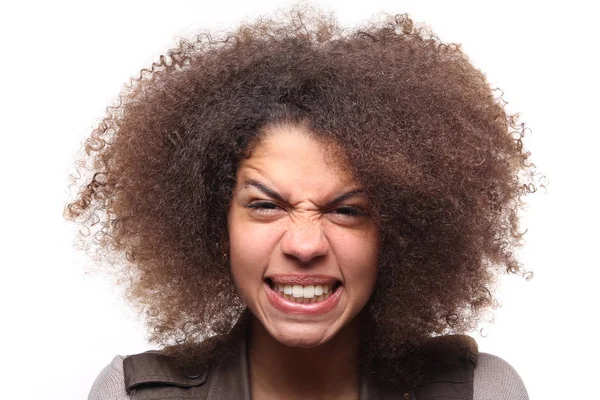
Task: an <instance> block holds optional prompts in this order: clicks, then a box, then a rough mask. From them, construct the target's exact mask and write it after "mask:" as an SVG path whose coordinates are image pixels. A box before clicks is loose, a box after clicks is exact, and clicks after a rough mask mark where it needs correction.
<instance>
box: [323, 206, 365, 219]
mask: <svg viewBox="0 0 600 400" xmlns="http://www.w3.org/2000/svg"><path fill="white" fill-rule="evenodd" d="M330 212H331V213H332V214H336V215H339V216H342V217H347V218H352V217H362V216H364V215H365V212H364V211H363V210H362V209H360V208H358V207H352V206H342V207H337V208H334V209H333V210H331V211H330Z"/></svg>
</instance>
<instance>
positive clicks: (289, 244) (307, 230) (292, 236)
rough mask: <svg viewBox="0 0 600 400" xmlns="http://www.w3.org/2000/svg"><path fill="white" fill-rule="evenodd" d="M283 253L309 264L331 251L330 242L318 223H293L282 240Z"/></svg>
mask: <svg viewBox="0 0 600 400" xmlns="http://www.w3.org/2000/svg"><path fill="white" fill-rule="evenodd" d="M281 251H282V252H283V253H284V254H286V255H288V256H291V257H293V258H295V259H297V260H298V261H300V262H302V263H308V262H310V261H313V260H314V259H316V258H318V257H322V256H325V255H326V254H327V252H328V251H329V241H328V240H327V238H326V237H325V233H324V232H323V230H322V228H321V224H320V222H318V221H314V222H311V221H303V222H293V223H291V224H290V228H289V229H288V230H287V231H286V233H285V234H284V235H283V237H282V239H281Z"/></svg>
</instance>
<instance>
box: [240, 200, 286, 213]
mask: <svg viewBox="0 0 600 400" xmlns="http://www.w3.org/2000/svg"><path fill="white" fill-rule="evenodd" d="M246 208H249V209H251V210H252V212H254V213H257V214H259V215H271V214H273V213H275V212H277V211H279V210H280V207H279V206H278V205H277V204H275V203H272V202H269V201H257V202H254V203H250V204H247V205H246Z"/></svg>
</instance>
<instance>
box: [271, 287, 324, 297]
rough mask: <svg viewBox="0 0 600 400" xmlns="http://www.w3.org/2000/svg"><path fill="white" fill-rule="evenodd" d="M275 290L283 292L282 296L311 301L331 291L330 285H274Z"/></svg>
mask: <svg viewBox="0 0 600 400" xmlns="http://www.w3.org/2000/svg"><path fill="white" fill-rule="evenodd" d="M275 289H276V290H277V291H278V292H283V293H284V294H287V295H291V296H294V297H304V298H305V299H312V298H313V297H315V296H321V295H322V294H324V293H329V292H330V291H331V285H307V286H301V285H275Z"/></svg>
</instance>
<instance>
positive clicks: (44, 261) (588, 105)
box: [0, 0, 600, 399]
mask: <svg viewBox="0 0 600 400" xmlns="http://www.w3.org/2000/svg"><path fill="white" fill-rule="evenodd" d="M314 3H316V4H325V5H326V7H327V8H329V9H333V10H337V11H338V16H339V19H340V21H341V22H342V23H343V24H344V25H353V24H355V23H356V22H359V21H365V20H366V19H368V18H370V17H372V16H373V15H374V14H376V13H377V12H379V11H387V12H390V13H401V12H409V13H410V14H411V16H412V17H413V19H414V20H415V21H418V22H425V23H427V24H428V25H430V26H431V27H432V28H433V29H434V31H435V32H437V33H438V35H439V36H440V37H441V38H442V40H444V41H454V42H460V43H462V44H463V49H464V51H465V52H466V53H467V54H468V55H469V56H470V58H471V59H472V61H473V62H474V63H475V65H476V66H478V67H479V68H481V69H482V70H483V71H485V72H486V74H487V76H488V78H489V80H490V82H491V83H492V85H493V86H497V87H500V88H501V89H502V90H504V92H505V96H504V97H505V99H506V100H507V101H508V102H509V106H508V107H509V111H511V112H516V111H518V112H521V115H522V120H523V121H524V122H526V123H527V125H528V126H529V128H531V130H532V133H531V134H529V135H528V136H527V138H526V145H527V147H528V148H529V149H530V150H531V151H532V152H533V160H534V162H535V163H536V164H537V166H538V169H539V170H540V171H541V172H543V173H544V174H545V175H546V176H547V177H548V181H549V186H548V190H547V193H546V194H544V195H537V194H536V195H534V196H531V199H530V202H529V204H530V205H529V207H528V209H527V210H526V211H525V213H524V218H523V227H524V228H528V229H529V232H528V234H527V235H526V246H525V247H524V248H523V249H522V251H521V253H520V254H521V259H522V261H523V262H524V263H525V265H526V266H527V267H528V268H530V269H532V270H533V271H534V273H535V278H534V279H533V280H532V281H530V282H525V281H524V280H523V279H521V278H519V277H515V276H510V277H507V278H505V279H503V280H502V282H501V283H502V284H501V288H500V290H499V291H498V298H499V300H500V301H501V303H502V304H503V307H502V308H501V309H499V310H498V311H496V312H495V314H494V316H495V323H494V324H488V325H486V326H485V327H484V329H483V334H484V335H483V336H480V335H479V334H478V333H474V335H475V336H476V338H477V340H478V342H479V345H480V350H482V351H486V352H490V353H494V354H497V355H499V356H501V357H503V358H504V359H506V360H507V361H509V362H510V363H511V364H512V365H513V366H514V367H515V368H516V369H517V371H518V372H519V373H520V374H521V376H522V377H523V380H524V381H525V383H526V386H527V387H528V389H529V392H530V396H531V398H532V399H565V398H568V399H591V398H594V396H597V382H595V379H597V377H598V373H599V372H600V368H599V367H598V359H599V358H600V352H599V350H598V348H599V345H598V329H597V327H598V325H597V320H598V318H599V316H600V313H598V310H597V309H598V306H599V305H600V304H599V301H598V289H597V284H598V278H600V274H599V272H598V269H599V267H600V263H599V261H598V255H597V254H598V247H599V244H598V243H597V242H598V239H600V235H599V234H598V225H599V224H600V217H599V212H598V199H597V195H598V187H597V185H598V182H597V180H598V177H599V174H598V172H600V168H598V161H597V160H598V157H599V156H600V154H599V152H598V149H597V146H598V144H599V140H598V136H599V133H600V132H599V131H600V129H599V128H598V123H597V121H598V114H599V112H600V107H599V106H600V101H599V100H598V94H599V93H600V92H599V89H600V84H599V78H598V74H599V73H600V65H599V62H598V58H597V57H598V47H599V46H598V39H600V38H599V35H598V22H597V17H598V15H599V13H598V12H597V11H596V10H593V9H592V7H593V6H591V5H588V4H593V3H594V2H583V1H582V2H578V1H569V2H561V4H555V3H552V2H535V3H534V2H529V3H527V2H517V1H506V0H504V1H495V2H477V3H476V2H472V3H467V2H457V1H452V2H449V1H440V2H434V1H419V2H417V1H380V0H370V1H368V2H364V3H361V4H352V3H351V2H349V1H347V0H346V1H328V2H327V1H315V2H314ZM17 4H18V5H17ZM285 4H289V3H288V2H283V1H265V0H262V1H233V0H222V1H217V2H214V3H213V2H212V1H211V2H208V1H170V2H168V3H167V2H155V1H149V0H146V1H143V2H142V1H120V2H118V1H114V0H104V1H96V2H93V3H92V2H83V1H79V2H75V1H73V2H67V1H49V2H46V1H21V2H18V3H17V2H12V4H7V3H3V5H1V6H0V45H1V47H0V49H1V51H2V60H1V61H0V82H1V85H0V93H1V95H0V121H1V125H0V133H1V142H0V174H1V175H0V187H1V193H2V194H1V196H0V212H2V219H1V223H0V226H1V231H0V232H1V233H0V234H1V235H2V237H1V241H0V246H1V247H0V248H1V252H0V271H1V272H0V273H1V275H0V307H1V310H0V311H1V313H0V321H1V322H0V323H1V324H2V328H1V329H0V343H1V344H2V347H3V349H2V353H1V354H2V359H1V362H0V369H1V371H0V381H1V382H2V383H3V384H2V386H1V387H0V397H1V398H3V399H82V398H85V397H86V396H87V393H88V391H89V388H90V386H91V384H92V382H93V380H94V379H95V377H96V375H97V374H98V372H99V371H100V370H101V369H102V368H103V367H104V366H105V365H106V364H107V363H108V362H109V361H110V360H111V359H112V357H113V356H114V355H115V354H117V353H119V354H132V353H136V352H140V351H144V350H147V349H148V348H149V345H148V344H147V343H146V341H145V333H144V327H143V324H142V323H141V322H140V320H139V319H138V318H137V317H136V316H135V315H134V314H133V312H132V311H131V310H130V309H129V308H128V306H126V305H125V304H124V303H123V302H122V300H121V296H120V293H119V291H118V290H117V289H116V288H115V287H114V286H113V285H112V283H111V281H110V279H109V278H107V277H104V276H101V275H92V274H88V273H86V271H87V270H86V268H85V266H86V265H89V264H91V261H90V259H89V258H87V257H86V256H85V255H83V254H80V253H77V252H76V251H75V250H74V249H73V247H72V243H73V238H74V236H75V227H74V226H71V225H70V224H68V223H67V222H65V221H64V220H63V219H62V216H61V214H62V208H63V206H64V204H65V203H66V202H67V200H68V199H70V198H71V197H70V195H69V193H68V191H67V185H68V175H69V173H71V172H72V171H73V167H74V161H75V158H76V157H77V155H78V151H79V149H80V145H81V142H82V141H83V140H84V138H85V137H86V135H88V134H89V132H90V131H91V129H92V128H93V127H94V126H95V125H96V124H97V123H98V121H99V119H100V118H101V117H102V116H103V114H104V107H105V106H106V105H108V104H109V103H110V102H112V101H114V100H115V99H116V96H117V94H118V92H119V91H120V89H121V88H122V85H123V84H124V83H125V82H126V81H127V80H128V78H129V77H130V76H133V75H136V74H137V73H138V72H139V70H140V69H141V68H145V67H147V66H149V65H150V63H151V62H152V61H154V60H156V59H157V58H158V55H160V54H161V53H162V52H164V51H165V50H166V49H168V48H169V47H172V46H173V45H174V38H175V36H190V35H192V34H193V33H194V32H195V31H196V30H197V29H202V28H209V29H211V28H214V27H221V28H228V27H232V26H234V25H235V24H236V23H237V22H239V21H241V20H242V19H244V18H248V19H253V18H254V17H256V16H258V15H260V14H264V13H270V12H271V11H273V10H275V9H276V8H277V7H278V6H281V5H285ZM7 391H8V393H7ZM595 398H597V397H595Z"/></svg>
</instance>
